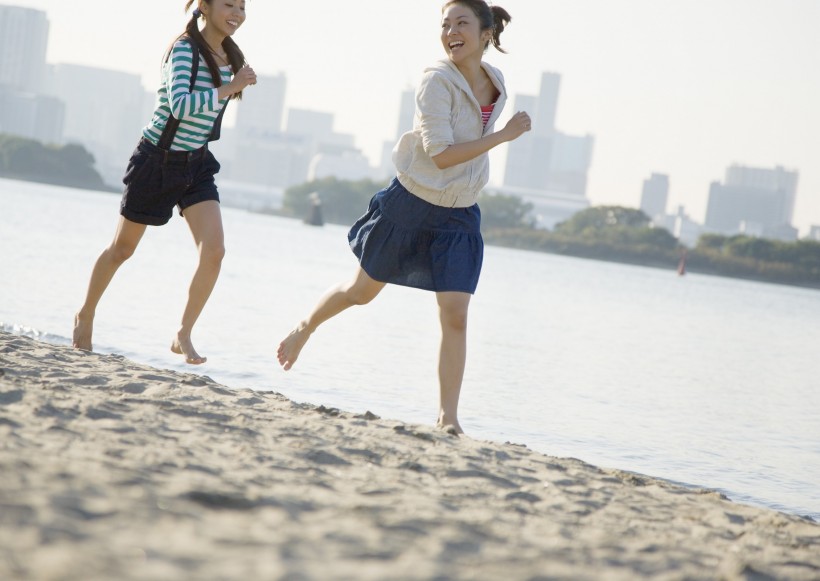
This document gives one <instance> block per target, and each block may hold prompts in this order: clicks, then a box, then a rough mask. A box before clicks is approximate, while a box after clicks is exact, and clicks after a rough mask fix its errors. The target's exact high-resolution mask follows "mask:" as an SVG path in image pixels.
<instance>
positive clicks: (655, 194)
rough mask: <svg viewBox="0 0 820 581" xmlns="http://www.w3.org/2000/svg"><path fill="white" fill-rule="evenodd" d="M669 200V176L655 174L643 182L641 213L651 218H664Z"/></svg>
mask: <svg viewBox="0 0 820 581" xmlns="http://www.w3.org/2000/svg"><path fill="white" fill-rule="evenodd" d="M668 200H669V176H667V175H664V174H659V173H653V174H652V175H651V176H649V178H647V179H645V180H644V182H643V189H642V190H641V211H642V212H643V213H644V214H646V215H647V216H649V217H650V218H656V217H658V216H664V215H665V214H666V204H667V201H668Z"/></svg>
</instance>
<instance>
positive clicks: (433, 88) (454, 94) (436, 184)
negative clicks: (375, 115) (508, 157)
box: [393, 59, 507, 208]
mask: <svg viewBox="0 0 820 581" xmlns="http://www.w3.org/2000/svg"><path fill="white" fill-rule="evenodd" d="M481 66H482V68H483V69H484V70H485V71H486V73H487V75H488V76H489V77H490V80H491V81H492V83H493V85H495V87H496V89H498V93H499V97H498V100H497V101H496V103H495V107H494V109H493V113H492V115H491V116H490V120H489V121H488V122H487V125H486V127H485V126H483V124H482V121H481V105H480V104H479V103H478V101H477V100H476V98H475V96H474V95H473V92H472V90H471V89H470V85H469V84H468V83H467V80H466V79H465V78H464V76H463V75H462V74H461V72H460V71H459V70H458V68H457V67H456V66H455V65H454V64H453V63H452V62H451V61H450V60H449V59H445V60H441V61H439V62H437V63H436V64H435V65H433V66H431V67H428V68H427V69H425V71H424V77H423V78H422V81H421V84H420V85H419V88H418V90H417V91H416V115H415V118H414V120H413V130H412V131H409V132H407V133H405V134H404V135H402V136H401V138H400V139H399V142H398V143H397V144H396V147H395V148H394V149H393V163H394V164H395V165H396V172H397V177H398V180H399V182H401V184H402V185H403V186H404V187H405V188H406V189H407V190H408V191H409V192H411V193H412V194H415V195H416V196H418V197H420V198H421V199H423V200H425V201H427V202H429V203H431V204H435V205H437V206H446V207H455V208H466V207H469V206H472V205H473V204H475V202H476V199H477V198H478V194H479V193H480V192H481V190H482V189H483V188H484V186H486V185H487V182H488V180H489V178H490V162H489V156H488V155H487V154H486V153H484V154H481V155H479V156H478V157H476V158H474V159H472V160H470V161H467V162H464V163H461V164H458V165H455V166H453V167H449V168H447V169H439V168H438V166H436V164H435V162H434V161H433V160H432V158H433V157H434V156H436V155H438V154H439V153H441V152H442V151H444V150H445V149H447V148H448V147H450V146H451V145H453V144H456V143H465V142H468V141H475V140H477V139H480V138H481V137H482V136H484V135H488V134H490V133H492V132H493V126H494V124H495V121H496V120H497V119H498V117H499V115H501V111H502V109H503V108H504V104H505V103H506V101H507V91H506V89H505V88H504V77H503V76H502V75H501V71H499V70H498V69H496V68H495V67H493V66H491V65H489V64H487V63H485V62H483V61H482V63H481Z"/></svg>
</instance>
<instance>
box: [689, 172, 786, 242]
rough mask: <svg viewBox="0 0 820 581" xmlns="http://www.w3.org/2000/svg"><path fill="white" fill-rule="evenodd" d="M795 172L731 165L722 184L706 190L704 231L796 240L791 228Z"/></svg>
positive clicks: (713, 184) (716, 184)
mask: <svg viewBox="0 0 820 581" xmlns="http://www.w3.org/2000/svg"><path fill="white" fill-rule="evenodd" d="M797 180H798V172H796V171H788V170H786V169H784V168H783V167H780V166H777V167H776V168H774V169H764V168H752V167H745V166H741V165H733V166H731V167H729V168H728V169H727V170H726V177H725V180H724V183H722V184H721V183H719V182H713V183H712V184H711V186H710V188H709V202H708V205H707V208H706V223H705V228H706V230H708V231H710V232H716V233H719V234H725V235H734V234H748V235H750V236H762V237H765V238H774V239H778V240H795V239H796V238H797V230H796V229H795V228H794V227H793V226H792V225H791V221H792V217H793V214H794V204H795V199H796V197H797Z"/></svg>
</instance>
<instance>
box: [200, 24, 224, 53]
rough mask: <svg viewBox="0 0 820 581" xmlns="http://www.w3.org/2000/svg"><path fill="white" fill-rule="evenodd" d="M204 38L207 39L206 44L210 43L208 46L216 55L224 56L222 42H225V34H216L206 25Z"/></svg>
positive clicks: (203, 32) (203, 33) (203, 31)
mask: <svg viewBox="0 0 820 581" xmlns="http://www.w3.org/2000/svg"><path fill="white" fill-rule="evenodd" d="M202 38H204V39H205V42H207V43H208V46H209V47H210V48H211V50H212V51H213V52H215V53H216V54H222V53H223V52H225V51H224V50H222V41H223V40H225V35H224V34H219V33H218V32H214V31H212V30H211V29H210V28H208V26H207V25H206V26H205V28H203V29H202Z"/></svg>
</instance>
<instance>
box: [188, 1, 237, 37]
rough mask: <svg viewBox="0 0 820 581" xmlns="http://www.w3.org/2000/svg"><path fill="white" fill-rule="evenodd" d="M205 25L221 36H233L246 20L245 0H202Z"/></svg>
mask: <svg viewBox="0 0 820 581" xmlns="http://www.w3.org/2000/svg"><path fill="white" fill-rule="evenodd" d="M199 9H200V10H201V11H202V13H203V14H204V15H205V23H206V24H205V25H206V26H208V27H210V28H212V29H213V31H214V32H216V33H218V34H219V35H220V36H231V35H232V34H233V33H234V32H236V31H237V30H238V29H239V27H240V26H242V23H243V22H245V0H210V2H207V1H205V0H200V2H199Z"/></svg>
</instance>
